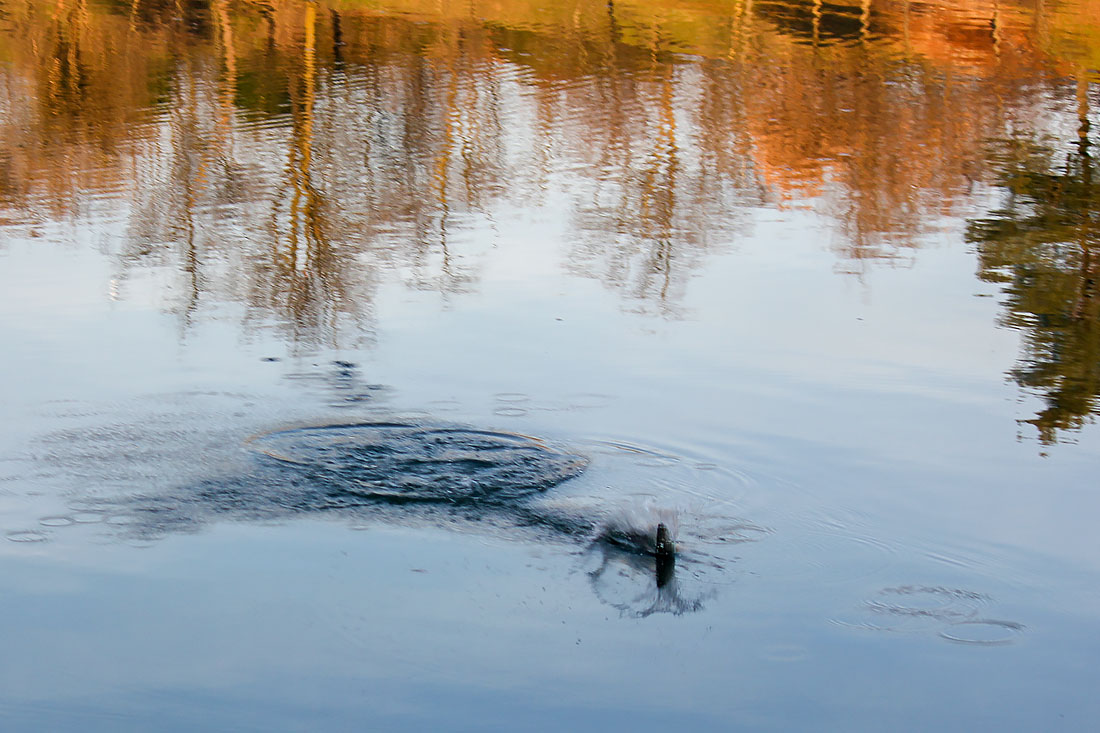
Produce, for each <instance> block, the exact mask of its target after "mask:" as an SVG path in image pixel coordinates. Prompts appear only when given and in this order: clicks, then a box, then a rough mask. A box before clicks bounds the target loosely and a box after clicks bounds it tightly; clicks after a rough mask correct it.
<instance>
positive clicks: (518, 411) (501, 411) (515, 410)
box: [493, 407, 527, 417]
mask: <svg viewBox="0 0 1100 733" xmlns="http://www.w3.org/2000/svg"><path fill="white" fill-rule="evenodd" d="M493 414H494V415H500V416H501V417H523V416H524V415H526V414H527V410H525V409H523V408H522V407H498V408H497V409H495V410H493Z"/></svg>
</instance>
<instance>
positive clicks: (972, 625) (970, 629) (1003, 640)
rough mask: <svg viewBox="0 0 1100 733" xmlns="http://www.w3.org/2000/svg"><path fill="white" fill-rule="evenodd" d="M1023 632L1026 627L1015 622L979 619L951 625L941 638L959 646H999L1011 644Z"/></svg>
mask: <svg viewBox="0 0 1100 733" xmlns="http://www.w3.org/2000/svg"><path fill="white" fill-rule="evenodd" d="M1023 630H1024V625H1023V624H1018V623H1016V622H1015V621H999V620H997V619H991V618H977V619H972V620H970V621H960V622H958V623H955V624H951V625H950V626H948V627H947V628H946V629H944V630H943V631H941V632H940V636H941V637H943V638H944V639H947V640H948V641H953V642H956V643H958V644H975V645H978V646H998V645H1001V644H1011V643H1012V641H1013V640H1014V639H1015V638H1016V636H1017V635H1019V634H1020V632H1022V631H1023Z"/></svg>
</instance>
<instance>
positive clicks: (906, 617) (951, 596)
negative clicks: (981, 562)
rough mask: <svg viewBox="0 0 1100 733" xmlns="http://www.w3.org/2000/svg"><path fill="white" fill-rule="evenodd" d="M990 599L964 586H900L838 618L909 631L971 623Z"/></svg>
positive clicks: (852, 623) (867, 626) (847, 623)
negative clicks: (850, 614)
mask: <svg viewBox="0 0 1100 733" xmlns="http://www.w3.org/2000/svg"><path fill="white" fill-rule="evenodd" d="M987 602H988V598H987V597H986V596H984V595H982V594H981V593H975V592H974V591H970V590H965V589H963V588H947V587H944V586H928V585H899V586H895V587H891V588H883V589H882V590H880V591H879V592H878V593H877V594H876V595H875V596H874V597H873V598H869V599H868V600H866V601H864V603H863V608H862V611H861V613H860V614H858V615H857V616H856V617H854V618H851V619H846V620H839V619H838V620H837V623H840V624H841V625H844V626H853V627H856V628H863V629H872V630H878V631H906V630H917V629H921V628H927V627H928V626H929V625H930V624H931V625H936V624H944V623H946V624H952V625H957V624H967V623H971V622H973V621H974V619H975V617H976V616H977V615H978V611H979V610H980V609H981V607H982V606H983V605H985V603H987Z"/></svg>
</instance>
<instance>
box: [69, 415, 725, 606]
mask: <svg viewBox="0 0 1100 733" xmlns="http://www.w3.org/2000/svg"><path fill="white" fill-rule="evenodd" d="M245 445H246V446H247V448H248V449H249V451H250V452H251V453H252V454H253V457H252V460H251V461H250V462H248V463H247V464H246V466H245V470H243V471H237V472H234V473H231V474H228V475H223V476H219V477H213V478H206V479H202V480H198V481H193V482H190V483H187V484H184V485H181V486H176V487H173V488H169V489H167V490H164V491H158V492H155V493H143V494H133V495H129V496H123V497H116V498H101V499H95V500H92V499H89V500H86V501H83V502H78V503H74V504H73V506H72V508H73V509H74V511H76V512H78V513H80V514H81V515H82V516H91V515H92V514H99V515H101V516H103V517H104V518H105V521H106V522H107V523H108V524H109V525H111V526H112V527H113V530H114V531H116V532H117V533H118V534H120V535H121V536H124V537H127V538H129V539H131V540H137V541H140V542H148V541H154V540H157V539H159V538H161V537H164V536H166V535H169V534H174V533H181V532H195V531H199V530H201V529H202V528H203V527H204V526H207V525H209V524H211V523H214V522H218V521H225V520H230V521H265V522H272V521H274V522H278V521H284V520H290V519H293V518H297V517H302V516H322V515H330V516H340V517H343V518H347V519H350V520H353V521H355V522H357V523H363V522H371V521H383V522H387V523H395V522H396V523H408V524H417V523H424V524H430V525H433V526H441V525H442V526H457V525H459V524H463V523H469V524H476V525H478V526H480V527H485V526H489V527H492V528H494V529H495V530H499V531H503V532H506V533H507V532H511V531H520V532H534V533H535V535H536V536H538V537H541V538H544V539H546V540H548V541H566V542H569V543H571V544H576V545H578V546H580V547H581V548H583V550H582V554H583V556H584V558H585V561H586V562H587V563H588V564H589V569H588V577H589V579H590V583H591V585H592V588H593V590H594V592H595V593H596V595H597V596H598V597H599V598H600V599H601V600H603V601H604V602H606V603H608V604H610V605H612V606H615V607H616V608H619V609H620V611H622V612H623V613H624V614H631V615H636V616H647V615H650V614H652V613H658V612H664V613H677V614H678V613H685V612H689V611H696V610H699V609H700V608H701V607H702V603H703V600H704V599H705V598H706V597H707V596H708V595H709V594H710V593H712V588H711V587H710V586H708V585H707V580H708V578H713V577H714V576H715V575H717V574H719V573H721V572H723V570H724V568H725V566H726V564H727V563H728V560H722V559H720V558H717V557H715V556H713V555H710V554H708V553H705V552H702V551H701V550H700V547H702V545H703V543H701V542H699V541H698V539H699V537H698V535H697V534H696V535H695V536H691V535H692V533H690V532H689V533H688V534H689V537H687V538H686V539H687V541H686V542H681V540H680V535H681V528H682V523H683V520H684V519H685V517H686V516H690V517H691V518H690V523H692V524H698V525H699V526H700V527H704V526H705V525H706V524H707V522H708V521H710V519H711V518H710V517H703V516H695V515H691V514H690V513H685V511H684V510H683V509H673V508H670V507H667V506H659V505H658V504H657V502H656V499H655V498H653V497H626V498H627V502H626V503H619V504H618V505H616V506H613V507H612V508H607V507H606V501H605V499H604V498H603V497H598V498H593V500H592V501H591V502H590V503H587V504H585V503H584V502H583V501H582V502H577V501H576V500H575V497H574V498H572V499H571V498H570V497H569V496H568V495H565V496H564V497H563V496H560V495H559V496H550V495H549V494H548V490H549V489H551V488H553V487H555V486H558V485H560V484H562V483H564V482H567V481H570V480H571V479H574V478H576V477H578V476H580V475H581V474H582V473H583V472H584V471H585V470H586V469H587V468H588V466H589V459H588V458H587V457H586V456H583V455H579V454H577V453H574V452H572V451H571V450H568V449H566V448H564V447H562V446H557V445H552V444H550V443H548V442H546V441H543V440H539V439H537V438H533V437H530V436H526V435H520V434H517V433H507V432H494V431H488V430H478V429H474V428H469V427H465V426H458V425H446V424H437V423H420V422H408V421H386V422H370V423H347V424H335V425H311V426H303V427H293V428H287V429H281V430H276V431H271V432H265V433H261V434H258V435H255V436H253V437H251V438H248V439H247V440H246V441H245ZM645 470H648V471H651V470H654V469H652V468H648V469H645ZM622 498H623V497H620V500H621V499H622ZM715 536H716V537H718V536H719V535H715ZM678 571H679V572H678ZM700 583H702V584H700Z"/></svg>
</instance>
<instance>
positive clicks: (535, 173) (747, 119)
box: [0, 0, 1100, 342]
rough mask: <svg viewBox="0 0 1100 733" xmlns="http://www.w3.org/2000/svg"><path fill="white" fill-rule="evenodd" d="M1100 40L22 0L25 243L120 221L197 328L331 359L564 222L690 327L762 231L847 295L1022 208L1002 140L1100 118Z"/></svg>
mask: <svg viewBox="0 0 1100 733" xmlns="http://www.w3.org/2000/svg"><path fill="white" fill-rule="evenodd" d="M1097 18H1100V0H1076V1H1074V2H1071V1H1069V0H1066V1H1061V2H1052V3H1044V4H1041V5H1037V6H1036V5H1033V4H1027V3H1023V2H1002V1H1000V0H929V1H927V2H913V1H910V0H849V3H848V4H839V3H827V2H822V0H722V1H718V0H691V1H689V2H665V1H663V0H610V1H608V0H600V1H599V2H596V1H594V0H567V1H566V2H562V3H554V4H550V5H548V4H546V3H544V2H538V1H537V0H518V1H508V2H505V1H504V0H471V1H470V2H465V3H460V4H459V3H438V2H435V1H434V0H432V1H431V2H429V1H428V0H371V1H370V2H367V1H366V0H319V1H318V2H306V1H304V0H209V2H186V3H181V2H177V1H176V0H54V1H53V2H49V3H41V2H36V1H34V0H0V223H6V224H7V225H8V226H28V227H33V226H35V225H36V224H37V223H39V222H43V221H49V220H55V219H58V218H64V217H77V216H81V215H83V214H85V213H87V212H88V211H89V209H94V208H96V207H97V206H101V204H102V202H103V201H104V200H108V201H112V202H115V204H116V205H115V206H114V208H113V209H111V211H112V212H113V214H112V215H115V216H121V217H123V218H124V219H125V225H126V227H127V236H126V241H125V247H124V250H123V251H122V252H120V255H121V258H120V261H121V262H122V263H123V273H122V275H123V276H125V274H126V272H129V271H131V270H133V269H134V267H135V265H136V264H138V263H141V264H142V265H149V264H159V265H164V266H166V267H167V268H169V269H170V270H171V271H172V272H174V273H175V274H176V276H177V277H178V278H179V279H180V284H179V287H178V288H176V289H175V292H178V293H181V294H182V295H181V296H180V302H179V303H177V304H176V306H177V308H178V310H179V311H180V312H181V313H183V314H188V313H191V312H192V311H193V310H194V309H195V308H196V307H197V306H198V304H199V303H200V302H201V301H202V299H203V298H204V297H214V298H217V299H224V298H226V297H230V298H234V299H237V300H240V301H241V302H244V303H246V304H247V305H248V306H249V307H250V309H251V311H250V312H251V313H253V314H254V317H255V318H257V319H274V320H275V321H276V322H277V323H279V324H281V325H282V327H284V328H286V329H287V330H288V332H289V333H290V334H291V335H292V336H293V338H294V339H295V340H296V341H301V342H313V341H329V340H331V339H333V338H334V337H335V334H337V333H339V332H340V330H341V328H342V326H343V325H345V324H349V323H353V324H360V325H361V322H362V321H364V320H365V319H369V317H370V303H371V300H372V293H373V291H374V289H375V288H376V287H377V285H378V284H379V283H380V282H381V281H382V280H383V273H398V274H399V275H400V277H402V278H403V279H404V280H405V282H406V283H407V284H408V285H410V286H412V287H419V288H431V289H435V290H438V291H440V292H442V293H451V292H457V291H461V290H464V289H467V288H471V287H474V286H475V285H476V282H477V278H478V268H479V262H480V254H479V249H478V247H479V245H478V244H477V243H476V242H472V241H471V238H469V237H466V236H465V235H464V233H465V232H467V231H469V230H470V228H471V227H475V226H479V225H484V222H486V221H488V220H490V219H491V217H492V216H493V215H494V213H495V212H496V211H498V210H500V209H501V207H503V206H506V205H524V206H531V205H536V206H537V205H539V204H540V203H541V202H542V200H543V199H546V198H547V197H555V199H556V200H557V199H564V200H566V201H567V202H568V206H567V211H568V216H569V222H568V224H569V226H570V227H571V228H572V231H573V234H572V236H571V237H570V241H571V242H573V245H572V249H571V251H570V252H568V266H569V267H570V268H571V270H572V271H574V272H576V273H579V274H581V275H584V276H588V277H595V278H599V279H600V280H601V281H602V282H604V283H606V284H607V285H608V286H609V287H612V288H615V289H618V290H619V291H621V292H622V293H623V294H624V295H625V296H626V297H628V298H630V300H631V302H632V303H634V304H635V305H636V306H637V307H639V308H644V309H647V310H652V311H654V312H659V313H675V312H676V310H677V306H678V303H679V302H680V299H681V296H682V294H683V291H684V288H685V285H686V283H687V282H688V280H689V279H690V277H691V275H692V273H693V272H695V271H697V269H698V267H699V266H700V265H701V263H702V262H703V258H704V256H705V254H706V253H707V252H708V251H709V250H710V249H711V248H713V247H717V246H729V245H730V244H731V243H736V240H737V237H738V234H739V232H741V231H742V229H743V227H744V226H745V225H746V224H745V220H746V218H747V217H745V216H744V215H743V213H744V212H746V211H747V210H748V209H749V208H750V207H758V206H761V205H769V206H779V207H806V208H811V209H814V210H816V211H817V212H819V213H820V214H823V215H825V216H826V217H827V218H828V219H830V220H832V221H833V222H835V224H836V230H835V232H834V236H833V237H832V239H831V241H833V242H835V244H834V247H835V249H836V253H837V255H838V261H839V262H840V263H841V269H843V270H848V271H852V272H860V271H861V270H862V269H864V268H865V267H867V266H868V265H869V263H882V262H891V261H900V262H905V261H906V260H907V258H909V257H911V256H912V252H913V249H914V248H915V247H917V246H918V244H919V242H920V241H921V236H922V234H923V233H925V232H926V231H927V230H929V229H934V228H935V227H937V226H938V225H939V223H940V221H941V218H942V216H943V215H944V214H945V213H950V212H952V211H954V210H955V208H956V206H957V205H958V204H959V203H960V202H962V201H964V200H965V199H966V196H967V195H968V194H969V193H970V192H971V190H972V189H973V187H974V186H975V185H978V184H981V183H983V182H987V181H991V180H996V175H997V172H998V170H999V169H998V166H997V164H996V160H995V159H993V160H991V159H990V157H989V156H988V155H986V152H985V142H986V141H987V140H988V139H991V138H998V137H1004V135H1005V131H1006V130H1019V129H1028V128H1029V126H1031V124H1032V121H1033V118H1034V115H1035V112H1036V110H1037V109H1038V108H1039V104H1040V102H1043V101H1049V99H1051V98H1054V99H1061V98H1064V99H1076V98H1078V97H1080V96H1082V95H1083V96H1084V98H1085V99H1086V101H1087V99H1088V97H1089V95H1090V94H1093V95H1094V94H1095V92H1093V91H1090V90H1091V89H1093V88H1094V87H1095V85H1096V81H1097V78H1096V72H1095V68H1096V67H1097V65H1098V64H1097V59H1098V57H1100V50H1098V49H1100V24H1098V22H1097V21H1096V19H1097ZM1089 69H1093V71H1089ZM1082 84H1083V85H1084V87H1083V88H1084V91H1083V92H1082V91H1080V87H1081V85H1082ZM1086 137H1087V133H1086ZM353 332H362V329H359V328H357V329H354V330H353Z"/></svg>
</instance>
